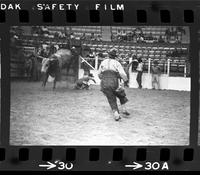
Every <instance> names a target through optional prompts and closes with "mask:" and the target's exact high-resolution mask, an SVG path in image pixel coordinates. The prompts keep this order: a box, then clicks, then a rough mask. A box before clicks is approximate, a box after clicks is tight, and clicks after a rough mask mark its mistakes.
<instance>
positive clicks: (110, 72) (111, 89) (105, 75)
mask: <svg viewBox="0 0 200 175" xmlns="http://www.w3.org/2000/svg"><path fill="white" fill-rule="evenodd" d="M108 54H109V58H107V59H105V60H104V61H102V62H101V64H100V66H99V78H100V80H101V91H102V92H103V93H104V95H105V96H106V97H107V100H108V103H109V104H110V107H111V109H112V112H113V115H114V118H115V120H116V121H118V120H120V119H121V117H120V114H119V109H118V105H117V98H119V100H120V103H121V106H122V113H123V114H125V115H129V113H128V112H127V110H126V106H125V103H126V102H127V101H128V99H127V97H126V94H125V91H124V88H123V85H121V86H119V79H123V81H124V84H126V83H127V82H128V78H127V75H126V73H125V71H124V69H123V67H122V65H121V64H120V63H119V62H118V61H116V60H115V59H116V57H117V50H116V49H114V48H113V49H111V50H110V51H109V53H108Z"/></svg>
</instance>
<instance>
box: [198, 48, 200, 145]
mask: <svg viewBox="0 0 200 175" xmlns="http://www.w3.org/2000/svg"><path fill="white" fill-rule="evenodd" d="M199 59H200V51H199ZM199 92H200V62H199ZM199 95H200V93H199ZM198 126H199V132H198V145H200V96H199V125H198Z"/></svg>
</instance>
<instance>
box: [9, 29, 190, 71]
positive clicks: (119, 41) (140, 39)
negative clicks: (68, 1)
mask: <svg viewBox="0 0 200 175" xmlns="http://www.w3.org/2000/svg"><path fill="white" fill-rule="evenodd" d="M13 31H14V32H13V38H15V39H16V40H17V41H18V42H19V41H20V37H22V38H21V41H22V44H23V45H25V46H29V45H30V46H31V45H36V46H37V47H39V46H41V45H42V44H47V45H58V46H59V47H68V45H69V43H68V42H70V41H71V40H81V42H82V48H83V49H86V48H87V49H88V54H86V55H85V56H86V57H87V58H89V59H91V62H93V64H94V60H92V59H94V58H96V57H98V59H99V60H103V59H104V58H105V57H107V51H108V50H109V49H110V48H112V47H115V48H116V49H117V50H118V60H119V61H120V62H121V63H122V64H127V63H128V61H129V59H130V57H131V56H132V55H136V56H137V57H138V58H142V60H143V62H144V71H147V68H148V64H149V58H150V59H151V60H157V61H158V63H159V65H160V66H161V67H162V70H163V71H165V70H166V64H167V60H168V59H170V61H171V67H172V69H171V70H172V72H173V71H174V72H183V69H184V66H185V64H186V62H189V61H188V60H189V57H188V53H189V50H188V44H187V42H185V43H186V44H184V40H183V35H185V34H186V31H185V28H184V27H135V28H134V27H111V41H102V29H101V26H71V27H68V26H66V27H63V26H57V27H56V26H34V27H31V30H30V32H31V35H26V34H23V32H22V30H20V27H15V28H14V30H13ZM11 33H12V30H11ZM16 33H17V34H16ZM11 36H12V35H11ZM86 53H87V52H86Z"/></svg>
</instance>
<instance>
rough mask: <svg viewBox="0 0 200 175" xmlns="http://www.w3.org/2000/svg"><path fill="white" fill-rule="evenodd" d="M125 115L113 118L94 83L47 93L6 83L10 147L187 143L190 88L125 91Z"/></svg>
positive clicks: (37, 86) (36, 84)
mask: <svg viewBox="0 0 200 175" xmlns="http://www.w3.org/2000/svg"><path fill="white" fill-rule="evenodd" d="M126 93H127V97H128V99H129V102H128V103H127V108H128V111H129V112H130V113H131V115H130V116H128V117H126V116H123V117H122V120H120V121H118V122H116V121H115V120H114V118H113V116H112V113H111V109H110V107H109V105H108V102H107V99H106V97H105V96H104V95H103V94H102V92H101V91H100V87H99V86H92V87H91V89H90V90H73V89H72V86H69V85H68V88H66V82H60V83H58V84H57V89H56V90H55V91H52V84H51V83H48V84H47V87H46V88H45V90H43V88H42V87H41V83H40V82H12V83H11V117H10V126H11V127H10V128H11V129H10V144H12V145H129V146H132V145H188V144H189V126H190V92H184V91H169V90H162V91H161V90H160V91H159V90H147V89H126Z"/></svg>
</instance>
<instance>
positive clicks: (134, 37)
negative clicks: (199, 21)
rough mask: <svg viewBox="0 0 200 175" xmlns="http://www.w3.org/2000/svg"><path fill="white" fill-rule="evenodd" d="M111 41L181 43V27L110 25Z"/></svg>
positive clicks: (183, 32) (182, 32) (182, 31)
mask: <svg viewBox="0 0 200 175" xmlns="http://www.w3.org/2000/svg"><path fill="white" fill-rule="evenodd" d="M112 28H113V29H112V35H111V40H112V41H118V42H134V43H182V36H183V35H185V34H186V31H185V29H184V28H183V27H160V28H158V27H137V28H131V27H124V28H120V27H112Z"/></svg>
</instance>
